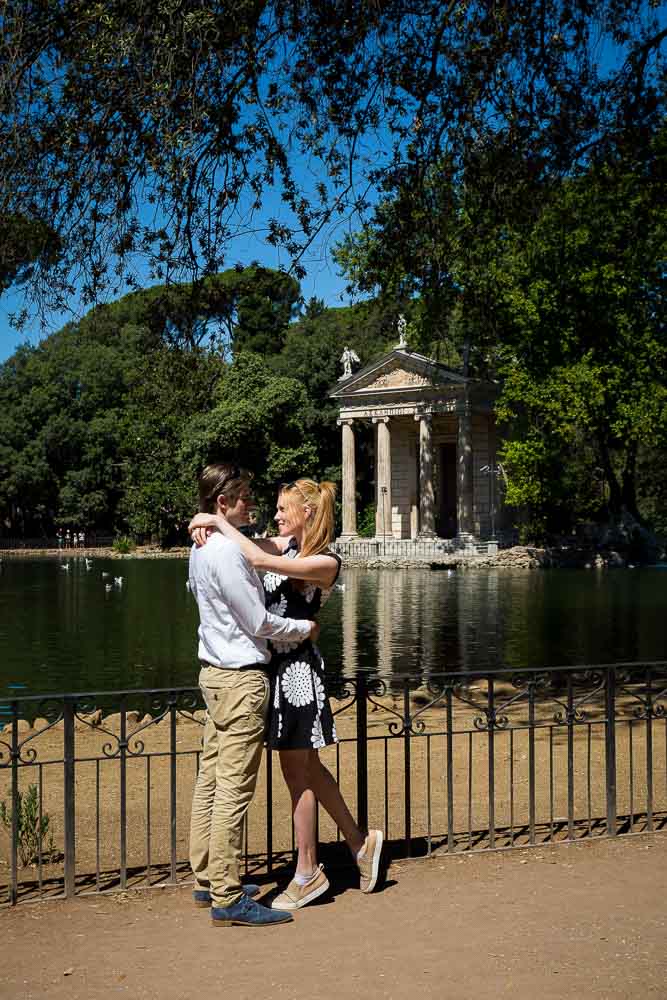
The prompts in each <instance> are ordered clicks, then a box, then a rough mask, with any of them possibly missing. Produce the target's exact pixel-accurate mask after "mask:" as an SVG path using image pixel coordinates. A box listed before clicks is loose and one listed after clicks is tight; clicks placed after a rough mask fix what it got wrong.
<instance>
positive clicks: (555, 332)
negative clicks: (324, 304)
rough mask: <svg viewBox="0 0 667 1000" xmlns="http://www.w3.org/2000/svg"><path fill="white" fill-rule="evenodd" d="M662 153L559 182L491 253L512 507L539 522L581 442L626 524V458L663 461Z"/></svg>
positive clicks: (659, 139)
mask: <svg viewBox="0 0 667 1000" xmlns="http://www.w3.org/2000/svg"><path fill="white" fill-rule="evenodd" d="M666 142H667V130H666V129H665V128H663V129H661V130H660V131H658V132H657V133H656V134H655V135H654V136H653V139H652V141H651V142H649V143H647V144H646V145H645V146H644V147H643V148H642V147H641V146H640V145H639V144H638V145H637V146H636V147H635V149H634V150H633V153H632V155H629V154H628V153H626V152H625V150H623V151H622V152H621V153H620V154H619V155H617V156H615V157H610V158H609V159H608V160H607V161H606V162H604V163H601V164H596V165H593V166H592V167H591V168H590V169H589V170H588V171H586V173H584V174H583V175H582V176H580V177H576V178H572V179H568V180H566V181H564V182H563V183H562V185H560V186H559V188H558V190H557V191H555V192H554V193H553V195H552V197H550V199H549V200H548V201H547V203H546V204H545V205H544V206H543V208H542V211H541V213H540V215H539V218H538V219H537V220H536V222H535V225H534V226H533V227H532V229H531V231H530V233H529V234H528V235H527V237H525V238H517V239H508V240H507V241H506V243H505V245H504V247H503V251H502V266H503V268H504V270H503V283H502V286H501V289H500V291H501V294H500V295H499V296H498V299H497V307H498V311H499V314H500V318H501V323H504V324H505V328H506V341H505V345H504V347H503V350H502V358H503V361H502V365H501V368H502V371H503V373H504V376H505V381H504V389H503V395H502V398H501V405H500V416H501V418H504V419H506V420H508V421H512V422H513V423H514V440H513V441H511V442H510V443H509V444H508V445H507V446H506V447H505V458H506V460H507V463H508V467H509V469H510V483H511V485H510V490H509V494H508V498H509V500H510V501H511V502H515V503H520V502H526V501H530V504H531V505H532V507H533V509H534V510H536V511H541V512H542V513H543V514H544V513H545V510H546V508H547V507H548V506H549V503H550V499H549V493H550V492H551V490H552V489H553V483H554V481H557V480H558V478H559V477H557V476H556V477H554V475H553V473H552V472H547V473H546V475H545V471H546V469H547V467H548V466H549V465H554V463H556V464H557V463H558V462H559V460H560V462H561V467H562V456H563V449H565V452H566V453H567V450H568V449H573V448H574V447H577V446H578V443H579V442H580V440H581V439H582V438H583V439H584V440H585V441H586V443H587V446H588V448H589V451H590V453H591V455H592V458H593V462H592V463H591V464H593V465H594V466H596V467H597V468H598V471H599V478H600V479H602V480H604V482H605V483H606V486H607V490H608V498H607V501H606V507H607V509H608V513H609V514H610V515H611V517H612V518H613V519H615V520H618V519H619V518H620V516H621V514H622V512H623V511H624V510H625V511H628V512H629V513H630V514H631V515H633V516H634V517H639V508H638V503H637V458H638V455H639V453H640V450H642V449H645V448H646V447H647V446H648V447H655V446H656V445H658V446H659V447H661V448H662V449H663V452H664V449H665V447H667V436H665V427H666V426H667V341H666V338H665V313H664V302H665V280H666V277H667V275H666V273H665V256H666V252H667V210H666V209H665V204H664V198H663V192H664V188H665V181H666V180H667V177H666V173H665V171H666V164H667V159H666V156H665V152H666ZM513 471H514V472H515V481H514V483H513V484H512V482H511V479H512V472H513ZM590 471H592V469H590V467H589V472H590ZM517 473H518V474H517ZM561 478H562V474H561ZM539 483H542V487H543V488H541V489H538V484H539ZM536 490H537V492H536Z"/></svg>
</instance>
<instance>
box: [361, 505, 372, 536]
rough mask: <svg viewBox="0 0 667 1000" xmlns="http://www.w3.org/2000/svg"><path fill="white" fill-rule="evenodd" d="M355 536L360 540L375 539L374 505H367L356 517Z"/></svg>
mask: <svg viewBox="0 0 667 1000" xmlns="http://www.w3.org/2000/svg"><path fill="white" fill-rule="evenodd" d="M357 534H358V535H359V537H360V538H374V537H375V504H374V503H369V504H366V506H365V507H364V508H363V509H362V510H361V512H360V513H359V515H358V517H357Z"/></svg>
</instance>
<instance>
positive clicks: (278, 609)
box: [266, 594, 287, 618]
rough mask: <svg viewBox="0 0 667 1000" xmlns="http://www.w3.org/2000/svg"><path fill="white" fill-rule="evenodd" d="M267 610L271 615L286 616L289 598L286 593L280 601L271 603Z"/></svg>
mask: <svg viewBox="0 0 667 1000" xmlns="http://www.w3.org/2000/svg"><path fill="white" fill-rule="evenodd" d="M266 610H267V611H268V613H269V614H270V615H277V616H278V617H279V618H284V617H285V611H286V610H287V598H286V597H285V595H284V594H283V595H282V597H281V598H280V600H279V601H274V603H273V604H269V606H268V608H267V609H266Z"/></svg>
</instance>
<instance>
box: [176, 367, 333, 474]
mask: <svg viewBox="0 0 667 1000" xmlns="http://www.w3.org/2000/svg"><path fill="white" fill-rule="evenodd" d="M305 405H306V393H305V390H304V387H303V386H302V385H301V383H300V382H299V381H297V380H296V379H293V378H289V377H286V376H281V375H277V374H276V373H275V372H273V371H272V370H271V368H269V367H268V365H267V364H266V362H265V361H264V360H263V359H262V358H260V357H259V356H258V355H256V354H251V353H244V352H241V353H240V354H239V355H238V356H237V357H236V358H235V359H234V361H233V363H232V364H231V365H229V366H228V368H227V369H226V370H225V371H224V373H223V375H222V376H221V378H220V380H219V382H218V384H217V385H216V388H215V392H214V394H213V397H212V399H211V405H210V407H209V409H208V410H207V411H206V412H202V413H199V414H197V415H195V416H194V417H193V418H192V419H191V420H190V422H189V423H188V425H187V427H186V428H185V432H184V439H183V443H182V446H181V451H180V454H179V461H181V462H182V463H183V464H184V466H186V467H187V468H189V470H190V476H191V479H192V481H193V482H194V477H195V474H196V471H197V470H198V469H199V468H201V467H202V466H203V465H204V464H206V463H207V462H209V461H213V460H215V458H216V457H217V456H220V455H227V456H230V457H232V459H235V460H236V461H238V462H239V463H240V464H242V465H245V466H248V467H249V468H251V469H255V470H257V489H258V490H259V491H260V493H261V491H262V489H263V488H266V489H268V488H269V486H270V488H271V490H272V489H273V488H274V486H275V484H277V483H280V482H282V481H285V480H289V479H293V478H294V477H295V476H297V475H309V474H312V473H314V472H315V470H316V465H317V449H316V444H315V441H314V439H313V437H312V435H310V434H309V433H308V432H307V430H306V429H305V428H304V427H303V423H302V412H303V409H304V407H305Z"/></svg>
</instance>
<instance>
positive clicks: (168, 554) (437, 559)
mask: <svg viewBox="0 0 667 1000" xmlns="http://www.w3.org/2000/svg"><path fill="white" fill-rule="evenodd" d="M189 555H190V547H189V546H176V547H174V548H170V549H161V548H160V547H159V546H156V545H138V546H137V547H136V548H135V549H133V551H132V552H117V551H116V550H115V549H113V548H110V547H105V548H95V547H92V546H91V547H89V548H82V549H57V548H45V549H37V548H25V549H3V550H0V565H1V564H2V561H3V560H4V559H8V560H9V559H36V558H38V559H42V558H44V559H62V560H63V561H65V562H66V561H67V560H70V559H74V560H76V559H82V558H86V559H120V560H122V559H187V558H188V557H189ZM664 559H665V552H662V553H661V554H660V559H657V560H654V561H651V562H646V561H642V560H640V559H636V560H633V559H632V558H629V557H628V556H627V555H625V554H624V553H623V552H622V551H620V550H618V549H608V550H602V549H599V548H594V547H585V546H577V545H572V546H564V545H561V546H551V547H540V546H535V545H514V546H511V547H509V548H504V549H498V550H497V551H496V552H494V553H492V554H489V553H488V552H479V551H476V550H473V551H470V550H465V549H462V550H457V551H454V552H442V553H424V554H422V553H419V552H416V553H415V554H412V555H411V554H406V555H400V556H397V555H396V554H394V553H391V554H386V555H384V554H382V553H381V552H378V553H376V554H373V555H369V556H357V555H347V554H344V555H343V562H344V565H345V566H356V567H362V568H367V569H383V568H392V567H402V568H406V567H407V568H409V567H419V568H421V569H423V568H425V567H430V568H432V569H435V570H438V569H444V570H447V569H458V570H475V569H510V570H517V569H586V570H591V569H635V568H637V567H639V566H646V565H667V563H665V562H663V560H664Z"/></svg>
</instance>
